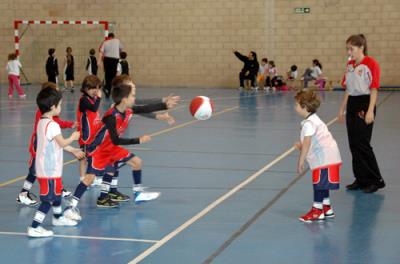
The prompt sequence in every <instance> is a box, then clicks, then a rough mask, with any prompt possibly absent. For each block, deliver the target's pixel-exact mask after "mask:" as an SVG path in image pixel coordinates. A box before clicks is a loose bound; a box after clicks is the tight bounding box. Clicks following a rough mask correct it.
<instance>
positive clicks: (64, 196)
mask: <svg viewBox="0 0 400 264" xmlns="http://www.w3.org/2000/svg"><path fill="white" fill-rule="evenodd" d="M71 195H72V192H70V191H68V190H66V189H62V197H63V198H68V197H71Z"/></svg>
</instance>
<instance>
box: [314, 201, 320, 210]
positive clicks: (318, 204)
mask: <svg viewBox="0 0 400 264" xmlns="http://www.w3.org/2000/svg"><path fill="white" fill-rule="evenodd" d="M313 207H315V208H317V209H320V210H322V203H316V202H314V203H313Z"/></svg>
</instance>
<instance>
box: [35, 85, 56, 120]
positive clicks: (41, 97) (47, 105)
mask: <svg viewBox="0 0 400 264" xmlns="http://www.w3.org/2000/svg"><path fill="white" fill-rule="evenodd" d="M61 99H62V94H61V92H60V91H58V90H56V89H54V88H52V87H43V89H42V90H40V92H39V94H38V95H37V97H36V103H37V105H38V107H39V110H40V112H41V113H42V114H45V113H47V112H50V111H51V107H53V106H56V107H57V105H58V104H59V103H60V101H61Z"/></svg>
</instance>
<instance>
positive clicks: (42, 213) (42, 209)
mask: <svg viewBox="0 0 400 264" xmlns="http://www.w3.org/2000/svg"><path fill="white" fill-rule="evenodd" d="M50 207H51V205H50V203H49V202H42V203H41V204H40V206H39V208H38V210H37V211H36V213H35V216H34V217H33V221H32V227H33V228H36V227H38V226H40V225H41V224H42V223H43V221H44V218H45V217H46V214H47V213H48V212H49V210H50Z"/></svg>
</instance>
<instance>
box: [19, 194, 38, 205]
mask: <svg viewBox="0 0 400 264" xmlns="http://www.w3.org/2000/svg"><path fill="white" fill-rule="evenodd" d="M35 198H36V197H35V195H34V194H32V193H30V192H20V193H19V194H18V197H17V203H19V204H24V205H28V206H35V205H37V204H38V202H37V200H36V199H35Z"/></svg>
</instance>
